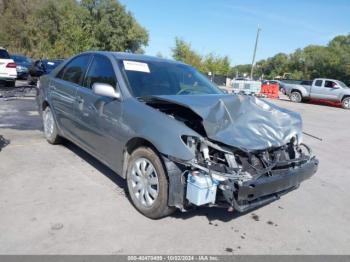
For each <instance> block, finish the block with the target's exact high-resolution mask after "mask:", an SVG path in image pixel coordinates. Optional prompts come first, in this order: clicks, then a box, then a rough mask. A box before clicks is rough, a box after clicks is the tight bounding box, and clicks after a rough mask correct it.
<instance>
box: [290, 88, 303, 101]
mask: <svg viewBox="0 0 350 262" xmlns="http://www.w3.org/2000/svg"><path fill="white" fill-rule="evenodd" d="M302 99H303V97H302V96H301V94H300V92H297V91H294V92H292V93H291V94H290V100H291V101H292V102H295V103H300V102H301V101H302Z"/></svg>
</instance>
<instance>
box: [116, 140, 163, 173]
mask: <svg viewBox="0 0 350 262" xmlns="http://www.w3.org/2000/svg"><path fill="white" fill-rule="evenodd" d="M142 146H144V147H150V148H152V149H153V150H154V152H155V153H156V154H157V155H158V157H159V159H160V160H161V162H162V164H163V167H164V170H166V169H165V166H164V163H163V158H162V157H161V154H160V152H159V150H158V149H157V148H156V147H155V146H154V145H153V144H152V143H151V142H150V141H148V140H147V139H145V138H142V137H133V138H131V139H129V141H128V142H126V144H125V146H124V150H123V170H122V177H123V178H126V172H127V169H128V163H129V158H130V156H131V154H132V152H134V151H135V150H136V149H137V148H139V147H142Z"/></svg>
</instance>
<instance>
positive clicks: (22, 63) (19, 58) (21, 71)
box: [11, 55, 33, 80]
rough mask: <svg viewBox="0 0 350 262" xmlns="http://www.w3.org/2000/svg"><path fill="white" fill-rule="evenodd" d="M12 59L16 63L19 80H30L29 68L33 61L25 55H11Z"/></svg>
mask: <svg viewBox="0 0 350 262" xmlns="http://www.w3.org/2000/svg"><path fill="white" fill-rule="evenodd" d="M11 58H12V59H13V60H14V61H15V63H16V70H17V79H22V80H26V79H27V78H28V74H29V68H30V67H31V65H32V63H33V61H32V60H31V59H30V58H28V57H26V56H23V55H11Z"/></svg>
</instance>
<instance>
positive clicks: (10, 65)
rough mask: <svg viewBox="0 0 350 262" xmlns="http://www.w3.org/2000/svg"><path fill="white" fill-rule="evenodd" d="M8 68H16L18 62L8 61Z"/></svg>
mask: <svg viewBox="0 0 350 262" xmlns="http://www.w3.org/2000/svg"><path fill="white" fill-rule="evenodd" d="M6 67H7V68H16V63H8V64H7V66H6Z"/></svg>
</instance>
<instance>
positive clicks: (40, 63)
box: [28, 59, 64, 85]
mask: <svg viewBox="0 0 350 262" xmlns="http://www.w3.org/2000/svg"><path fill="white" fill-rule="evenodd" d="M63 61H64V60H63V59H54V60H48V59H39V60H36V61H35V62H34V63H33V64H32V66H31V67H30V68H29V76H28V84H29V85H36V83H37V81H38V79H39V77H41V76H42V75H46V74H49V73H50V72H51V71H52V70H54V69H55V68H56V67H57V66H59V65H60V64H61V63H62V62H63Z"/></svg>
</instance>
